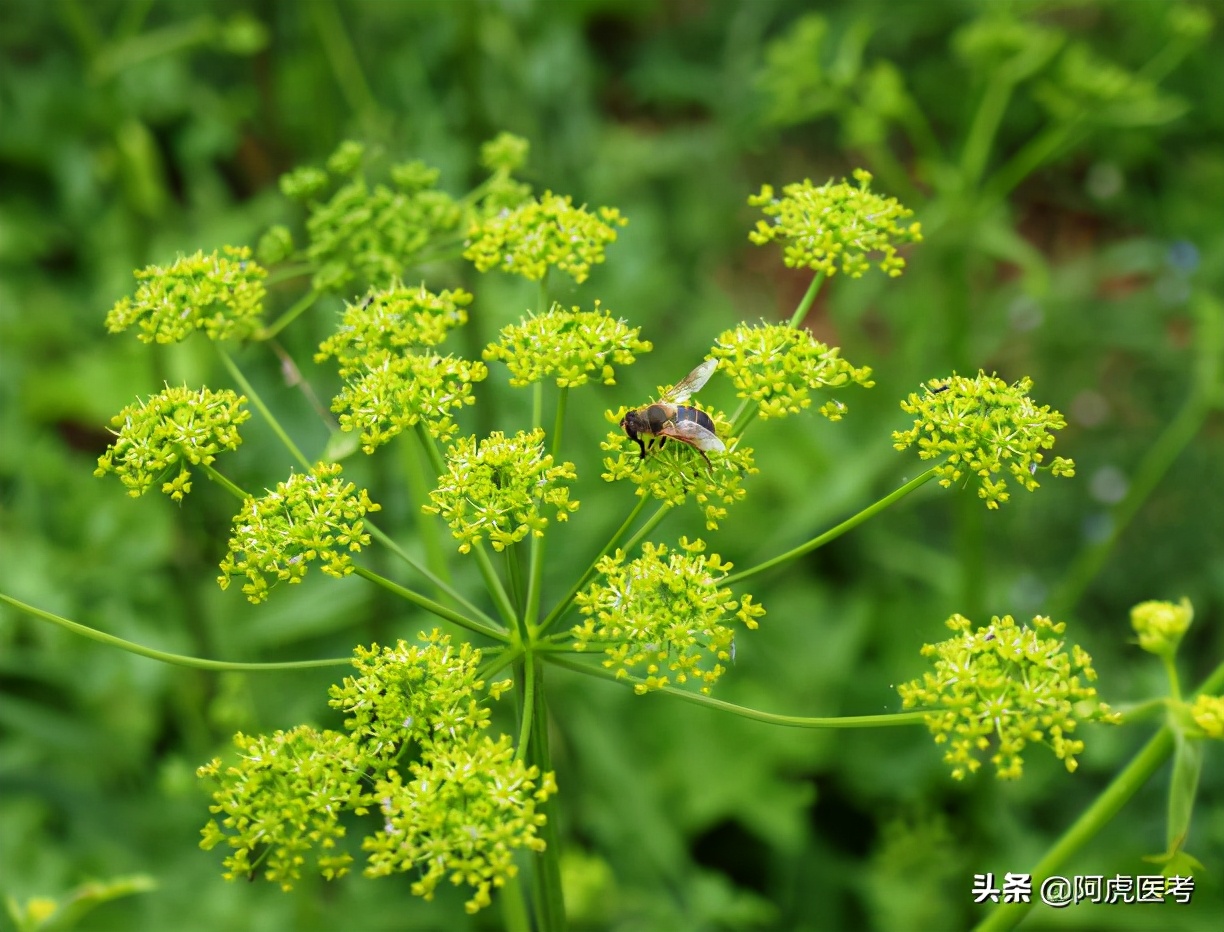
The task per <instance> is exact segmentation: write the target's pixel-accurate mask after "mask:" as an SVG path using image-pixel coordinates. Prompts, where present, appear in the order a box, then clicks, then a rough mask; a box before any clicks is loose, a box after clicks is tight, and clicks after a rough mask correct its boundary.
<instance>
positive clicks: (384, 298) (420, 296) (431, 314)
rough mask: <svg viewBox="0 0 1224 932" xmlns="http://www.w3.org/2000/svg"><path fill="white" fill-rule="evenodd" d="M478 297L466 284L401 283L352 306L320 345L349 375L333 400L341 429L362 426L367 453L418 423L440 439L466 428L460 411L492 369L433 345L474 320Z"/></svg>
mask: <svg viewBox="0 0 1224 932" xmlns="http://www.w3.org/2000/svg"><path fill="white" fill-rule="evenodd" d="M471 300H472V296H471V295H470V294H468V293H467V292H466V291H463V290H462V289H456V290H454V291H443V292H441V293H439V294H433V293H432V292H430V291H427V290H426V289H425V287H424V286H423V285H422V286H421V287H419V288H406V287H404V286H403V285H401V284H399V283H398V282H396V283H394V284H392V285H391V287H389V288H387V289H385V290H382V291H379V290H372V291H371V292H370V293H369V295H367V297H366V299H365V300H364V301H362V302H361V303H360V304H351V305H348V306H347V307H346V308H345V311H344V316H343V318H342V320H341V323H340V327H339V329H338V330H337V332H336V333H335V334H334V335H333V336H331V337H328V339H326V340H324V341H323V343H322V344H320V346H319V352H318V353H316V354H315V361H316V362H323V361H324V360H326V359H328V358H335V359H336V360H337V361H338V362H339V363H340V375H341V377H342V378H343V379H344V380H345V382H344V388H343V389H342V390H341V391H340V394H339V395H337V396H336V397H335V398H334V399H333V400H332V410H333V411H335V412H336V413H337V414H339V415H340V418H339V420H340V429H341V430H345V431H351V430H356V431H359V432H360V434H361V445H362V449H363V450H364V451H365V452H366V453H373V452H374V450H375V449H376V448H377V447H379V446H380V445H382V444H384V443H386V442H387V441H388V440H390V439H391V438H392V437H395V436H396V435H397V434H399V433H400V432H402V431H404V430H406V429H408V428H410V427H413V426H415V425H416V424H418V423H423V424H424V425H425V427H426V429H427V430H428V431H429V433H430V434H431V435H433V436H434V437H440V438H446V437H449V436H451V435H452V434H454V433H455V431H457V430H458V429H459V428H458V426H457V425H456V424H455V422H454V421H453V419H452V418H453V414H454V412H455V411H457V410H459V409H461V408H462V407H463V406H464V405H470V404H473V403H475V401H476V399H475V398H474V397H473V396H472V385H473V383H475V382H479V381H481V380H482V379H484V378H486V377H487V376H488V374H489V370H488V369H487V368H486V367H485V364H484V363H482V362H469V361H468V360H466V359H461V358H459V357H456V356H452V355H449V354H448V355H446V356H443V355H441V354H439V353H437V352H436V351H434V350H433V347H435V346H436V345H437V344H439V343H441V342H442V341H443V340H444V339H446V335H447V333H448V332H450V330H452V329H453V328H455V327H459V326H462V325H463V324H465V323H466V322H467V311H466V310H464V308H465V307H466V305H467V304H469V303H470V302H471Z"/></svg>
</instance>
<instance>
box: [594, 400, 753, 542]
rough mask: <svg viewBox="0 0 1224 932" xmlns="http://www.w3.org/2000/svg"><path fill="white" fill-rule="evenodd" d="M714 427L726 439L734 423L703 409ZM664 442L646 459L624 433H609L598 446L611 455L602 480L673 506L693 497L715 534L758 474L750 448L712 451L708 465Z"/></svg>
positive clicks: (614, 414) (612, 416)
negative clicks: (747, 481)
mask: <svg viewBox="0 0 1224 932" xmlns="http://www.w3.org/2000/svg"><path fill="white" fill-rule="evenodd" d="M626 410H627V409H626V408H620V409H619V410H616V411H608V412H607V413H606V414H605V416H606V417H607V419H608V420H609V421H611V422H612V423H613V424H617V425H619V424H620V422H621V419H622V418H623V417H624V416H625V412H626ZM703 410H704V411H705V413H706V414H708V415H709V416H710V419H711V420H712V421H713V422H714V427H715V433H716V434H718V435H719V436H720V437H721V438H723V439H724V440H726V437H727V433H728V432H729V431H730V429H731V425H730V423H729V422H728V421H727V419H726V417H724V416H723V414H722V413H721V412H718V411H715V410H713V409H710V408H706V409H703ZM659 439H660V438H655V439H654V440H651V439H650V438H648V437H643V440H646V441H649V442H648V445H647V450H648V455H647V457H646V459H644V460H643V459H642V458H641V451H640V450H639V449H638V446H637V444H636V443H634V442H633V441H632V440H630V439H629V437H628V436H627V435H626V434H625V432H624V430H622V429H620V428H619V427H618V429H616V430H613V431H609V433H608V436H607V439H606V440H604V442H603V443H601V444H600V445H599V448H600V449H601V450H604V451H605V452H607V453H609V454H611V455H609V456H605V457H604V461H603V464H604V472H603V473H602V476H603V478H604V480H605V481H607V482H616V481H618V480H621V479H628V480H629V481H630V482H632V483H633V484H634V485H636V486H637V487H638V488H637V494H638V495H651V496H653V497H654V498H656V499H658V500H659V501H662V502H666V503H667V504H669V505H673V506H675V505H682V504H684V502H685V501H686V500H687V499H688V498H689V496H692V498H693V500H694V501H696V503H697V505H698V507H700V508H701V510H702V513H703V515H704V517H705V522H706V528H707V529H708V530H711V531H713V530H716V529H717V528H718V522H719V521H721V520H723V519H724V518H725V517H726V516H727V507H728V506H729V505H733V504H735V503H736V502H738V501H740V500H742V499H743V498H744V496H745V495H746V494H747V493H746V492H745V490H744V487H743V481H744V478H745V477H746V476H751V475H754V474H755V473H758V472H760V470H759V469H757V467H756V465H755V463H754V461H753V458H752V447H748V446H744V445H742V444H739V443H736V442H734V441H729V442H727V449H726V450H724V451H722V452H719V451H717V450H710V451H709V452H708V453H707V454H706V455H707V456H708V457H709V458H710V463H711V465H710V466H707V465H706V462H705V460H703V459H702V458H701V454H700V453H699V452H698V451H697V450H694V449H693V448H692V447H690V446H688V445H687V444H684V443H681V442H679V441H678V440H669V441H668V442H667V443H666V444H660V442H659Z"/></svg>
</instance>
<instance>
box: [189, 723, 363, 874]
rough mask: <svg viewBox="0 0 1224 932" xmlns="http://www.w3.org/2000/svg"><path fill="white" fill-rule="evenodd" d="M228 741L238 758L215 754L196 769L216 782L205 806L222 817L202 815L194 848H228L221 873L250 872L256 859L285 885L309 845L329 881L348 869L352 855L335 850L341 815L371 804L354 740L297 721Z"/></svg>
mask: <svg viewBox="0 0 1224 932" xmlns="http://www.w3.org/2000/svg"><path fill="white" fill-rule="evenodd" d="M234 746H235V747H236V748H237V749H238V754H239V755H240V756H239V760H238V763H237V764H235V765H233V766H231V767H226V768H224V769H223V768H222V764H221V759H220V758H219V757H218V758H214V759H213V760H212V761H210V762H209V763H207V764H205V765H204V766H203V767H200V768H199V770H197V771H196V773H197V774H198V775H199V776H200V777H201V778H206V777H211V778H212V779H214V780H215V781H217V784H218V786H217V789H216V790H214V791H213V803H212V805H211V806H209V807H208V808H209V811H210V812H212V813H214V814H215V815H217V816H220V817H221V823H220V824H219V825H218V823H217V821H216V820H215V819H209V820H208V824H207V825H205V826H204V828H203V830H202V831H201V834H202V835H203V836H204V837H203V840H202V841H201V842H200V847H201V848H203V849H204V850H205V851H210V850H212V849H213V848H214V847H216V845H217V844H219V843H221V842H225V843H226V844H227V845H228V846H229V847H230V849H231V851H230V853H229V854H227V855H226V856H225V861H224V864H225V874H224V875H223V876H224V877H225V879H226V880H239V879H245V878H247V877H250V876H252V874H253V873H254V871H255V867H256V865H257V864H262V865H263V867H264V877H265V878H266V879H268V880H269V881H272V882H273V883H278V884H280V886H281V889H283V890H291V889H293V885H294V883H296V882H297V881H298V880H301V878H302V866H303V865H304V864H306V863H307V856H308V855H309V854H310V853H311V852H312V851H314V852H315V856H314V867H315V869H316V870H318V872H319V873H320V874H322V875H323V876H324V877H326V878H327V879H328V880H333V879H335V878H337V877H342V876H344V874H346V873H348V869H349V865H350V864H351V863H352V861H353V857H352V855H350V854H348V853H347V852H345V851H343V850H340V849H338V848H337V845H338V844H339V843H340V840H341V839H342V838H343V837H344V826H343V825H341V824H340V816H341V814H342V813H344V812H345V811H346V810H352V811H354V812H356V813H357V814H359V815H360V814H364V813H365V812H367V811H368V808H369V800H368V799H367V798H366V796H365V794H364V793H363V791H362V786H361V770H360V768H358V767H356V766H355V760H356V759H357V758H358V756H359V755H358V752H357V748H356V746H355V744H354V743H353V740H352V738H351V737H349V736H348V735H345V734H341V733H340V732H336V731H329V730H323V731H319V730H317V729H314V728H311V727H310V726H309V725H299V726H298V727H297V728H292V729H290V730H289V731H278V732H276V733H275V734H272V735H268V736H264V735H258V736H256V737H250V736H248V735H244V734H242V733H241V732H239V733H238V734H236V735H234ZM223 828H224V829H225V830H223ZM252 856H254V857H252Z"/></svg>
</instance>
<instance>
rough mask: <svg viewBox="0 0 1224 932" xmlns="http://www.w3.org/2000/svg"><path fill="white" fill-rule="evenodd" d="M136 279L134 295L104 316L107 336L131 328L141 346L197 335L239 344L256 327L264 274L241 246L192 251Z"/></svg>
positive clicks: (261, 299)
mask: <svg viewBox="0 0 1224 932" xmlns="http://www.w3.org/2000/svg"><path fill="white" fill-rule="evenodd" d="M135 274H136V280H137V281H138V282H140V284H139V285H138V286H137V288H136V294H135V295H134V296H131V297H125V298H120V299H119V301H118V302H116V304H115V306H114V307H112V308H111V309H110V312H109V313H108V314H107V315H106V329H107V330H108V331H110V332H111V333H120V332H122V331H124V330H127V329H128V328H129V327H133V326H135V327H138V328H139V329H138V332H137V334H136V337H137V339H139V340H141V341H142V342H144V343H177V342H178V341H179V340H185V339H186V338H187V337H189V336H191V334H192V333H194V332H195V331H196V330H203V331H204V333H205V334H206V335H207V336H208V338H209V339H210V340H241V339H245V338H246V337H248V336H250V335H251V334H252V333H254V332H255V331H256V330H257V329H258V328H259V326H260V315H262V314H263V299H264V294H265V292H264V285H263V280H264V278H265V276H266V275H267V274H268V273H267V272H266V271H265V270H264V269H263V268H262V267H261V266H259V265H257V264H256V263H255V262H254V261H253V260H252V259H251V250H250V249H248V248H247V247H245V246H243V247H236V246H226V247H224V248H223V249H222V250H221V251H220V253H218V252H216V251H213V252H212V253H210V254H208V255H204V253H203V252H197V253H196V254H195V255H192V256H183V257H181V258H179V259H177V260H176V261H175V262H174V263H172V264H171V265H168V266H159V265H150V266H148V267H146V268H144V269H141V270H139V271H137V272H136V273H135Z"/></svg>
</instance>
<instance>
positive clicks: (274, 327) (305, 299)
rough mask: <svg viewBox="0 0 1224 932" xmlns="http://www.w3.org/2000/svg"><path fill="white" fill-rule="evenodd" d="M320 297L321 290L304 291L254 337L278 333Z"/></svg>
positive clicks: (259, 338) (271, 335)
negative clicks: (290, 305) (291, 304)
mask: <svg viewBox="0 0 1224 932" xmlns="http://www.w3.org/2000/svg"><path fill="white" fill-rule="evenodd" d="M321 297H323V292H321V291H315V290H314V289H311V290H310V291H308V292H306V294H304V295H302V297H300V298H298V300H297V301H296V303H294V305H293V306H292V307H290V308H289V310H287V311H285V313H283V314H281V316H280V317H278V318H276V320H275V321H273V322H272V323H271V324H269V325H268V326H267V327H264V328H263V329H262V330H260V331H259V333H257V334H256V335H255V339H257V340H270V339H272V338H273V337H274V336H276V335H277V334H278V333H280V332H281V331H282V330H284V329H285V328H286V327H288V326H289V325H290V324H291V323H293V322H294V321H295V320H297V319H298V318H299V317H301V316H302V315H303V314H304V313H306V311H308V310H309V309H310V308H311V307H312V306H313V305H314V303H315V302H316V301H318V300H319V298H321Z"/></svg>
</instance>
